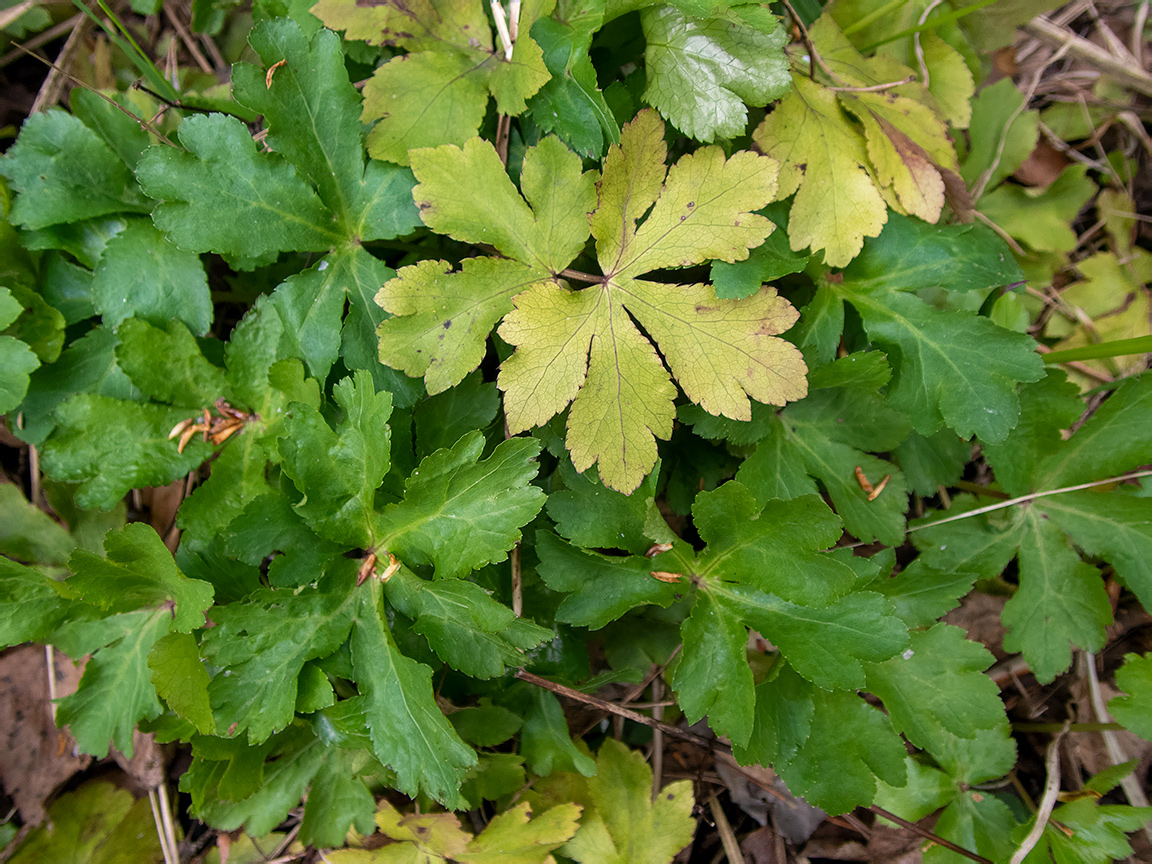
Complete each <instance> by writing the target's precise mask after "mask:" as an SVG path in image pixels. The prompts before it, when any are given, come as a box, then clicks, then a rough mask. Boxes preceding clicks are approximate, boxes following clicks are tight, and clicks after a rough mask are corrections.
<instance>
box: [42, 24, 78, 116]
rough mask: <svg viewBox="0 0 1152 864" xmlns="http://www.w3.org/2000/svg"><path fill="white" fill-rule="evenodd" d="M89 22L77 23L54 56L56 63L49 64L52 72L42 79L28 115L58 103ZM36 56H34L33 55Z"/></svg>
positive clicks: (69, 77) (70, 75)
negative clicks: (42, 82)
mask: <svg viewBox="0 0 1152 864" xmlns="http://www.w3.org/2000/svg"><path fill="white" fill-rule="evenodd" d="M88 27H89V21H88V19H87V18H84V19H82V20H81V21H79V22H78V23H77V24H76V26H75V27H74V28H73V29H72V33H71V34H69V36H68V39H67V41H66V42H65V43H64V47H63V48H61V49H60V53H59V54H57V55H56V62H55V63H53V64H51V65H52V71H51V72H49V73H48V75H47V77H46V78H45V79H44V84H43V85H42V86H41V87H40V92H39V93H37V94H36V99H35V101H34V102H33V103H32V110H31V111H29V112H28V113H29V114H37V113H39V112H41V111H47V110H48V109H49V108H51V107H52V106H53V105H55V104H56V103H57V102H59V101H60V96H61V95H62V94H63V91H64V82H65V81H66V80H68V79H71V78H72V74H71V73H70V72H69V71H68V69H69V68H70V67H71V66H72V61H73V60H75V59H76V55H77V53H79V51H80V43H81V42H82V41H83V39H84V34H85V33H86V32H87V31H88ZM33 56H36V55H33Z"/></svg>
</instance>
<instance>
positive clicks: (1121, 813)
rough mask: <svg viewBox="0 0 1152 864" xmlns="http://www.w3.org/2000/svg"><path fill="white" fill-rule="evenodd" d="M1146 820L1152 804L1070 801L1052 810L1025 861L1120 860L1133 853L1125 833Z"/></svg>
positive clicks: (1102, 863)
mask: <svg viewBox="0 0 1152 864" xmlns="http://www.w3.org/2000/svg"><path fill="white" fill-rule="evenodd" d="M1149 820H1152V807H1128V806H1125V805H1099V804H1098V803H1097V802H1096V801H1093V800H1092V799H1091V798H1082V799H1080V800H1078V801H1072V802H1071V803H1069V804H1064V805H1063V806H1061V807H1057V808H1056V809H1055V810H1053V811H1052V815H1051V820H1050V821H1049V823H1048V824H1047V825H1046V826H1045V828H1044V833H1043V834H1042V835H1041V836H1040V842H1039V843H1037V844H1036V846H1035V848H1034V849H1033V850H1032V853H1031V854H1029V856H1028V857H1027V858H1025V859H1024V861H1025V862H1028V864H1033V862H1037V861H1045V860H1056V861H1085V862H1094V864H1095V862H1099V864H1109V862H1111V861H1120V860H1123V859H1124V858H1127V857H1128V856H1130V855H1131V854H1132V846H1131V844H1129V842H1128V838H1127V837H1126V836H1125V834H1126V833H1127V832H1130V831H1138V830H1140V829H1141V828H1143V827H1144V826H1145V825H1146V824H1147V823H1148V822H1149ZM1033 822H1034V820H1031V821H1029V823H1027V825H1022V826H1020V828H1019V829H1017V831H1016V832H1014V834H1013V839H1014V840H1017V839H1022V838H1023V837H1024V836H1026V834H1027V832H1028V830H1029V829H1030V828H1031V827H1032V824H1033ZM1049 856H1051V857H1050V858H1049Z"/></svg>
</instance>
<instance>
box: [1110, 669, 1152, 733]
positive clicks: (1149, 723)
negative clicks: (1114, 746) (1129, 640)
mask: <svg viewBox="0 0 1152 864" xmlns="http://www.w3.org/2000/svg"><path fill="white" fill-rule="evenodd" d="M1116 685H1117V686H1118V687H1119V688H1120V689H1122V690H1123V691H1124V692H1125V694H1126V695H1123V696H1117V697H1116V698H1115V699H1113V700H1111V701H1110V702H1109V703H1108V710H1109V711H1110V712H1111V713H1112V716H1113V717H1115V718H1116V719H1117V720H1118V721H1119V722H1121V723H1123V724H1124V725H1125V726H1126V727H1128V729H1129V730H1130V731H1132V732H1135V733H1136V734H1137V735H1139V736H1140V737H1141V738H1144V739H1152V655H1145V656H1143V657H1141V656H1140V655H1138V654H1125V655H1124V665H1123V666H1121V667H1120V668H1119V669H1117V670H1116Z"/></svg>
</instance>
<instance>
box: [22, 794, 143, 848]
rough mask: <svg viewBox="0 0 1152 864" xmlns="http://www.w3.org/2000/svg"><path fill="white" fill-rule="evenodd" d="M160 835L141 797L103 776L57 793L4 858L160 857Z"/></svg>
mask: <svg viewBox="0 0 1152 864" xmlns="http://www.w3.org/2000/svg"><path fill="white" fill-rule="evenodd" d="M161 857H162V856H161V848H160V836H159V835H158V834H157V833H156V827H155V823H154V821H153V816H152V813H151V812H150V810H149V806H148V802H147V801H146V800H145V799H144V798H139V799H135V800H133V798H132V793H130V792H128V791H127V790H125V789H118V788H116V787H115V786H113V785H112V784H111V783H109V782H107V781H103V780H94V781H90V782H88V783H85V784H84V785H83V786H81V787H80V788H79V789H77V790H76V791H74V792H68V793H65V794H64V795H61V796H60V797H59V798H57V799H56V800H55V801H53V802H52V804H51V806H49V808H48V819H47V821H46V822H45V823H44V824H43V825H41V826H39V827H38V828H34V829H33V830H32V832H31V833H29V834H28V836H27V837H26V838H25V839H24V841H23V842H22V843H21V844H20V845H19V846H18V847H17V849H16V850H15V853H14V854H13V856H12V857H11V858H10V859H9V860H10V861H12V862H14V864H36V862H39V861H56V862H59V864H81V862H83V864H120V862H123V861H157V860H160V859H161Z"/></svg>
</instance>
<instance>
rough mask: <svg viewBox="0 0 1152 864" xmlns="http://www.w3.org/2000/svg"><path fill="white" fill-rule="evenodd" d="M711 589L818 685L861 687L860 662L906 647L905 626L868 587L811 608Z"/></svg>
mask: <svg viewBox="0 0 1152 864" xmlns="http://www.w3.org/2000/svg"><path fill="white" fill-rule="evenodd" d="M713 590H714V591H715V593H716V594H717V595H718V596H720V597H724V598H725V599H727V600H729V602H731V603H733V604H734V605H736V606H737V608H739V609H740V611H741V613H742V614H743V616H744V619H745V620H746V621H747V622H748V623H749V624H750V625H751V626H752V627H753V628H755V629H756V630H757V631H759V632H760V633H762V634H763V635H764V637H765V638H767V639H769V640H771V641H772V643H773V644H775V645H777V646H778V647H779V648H780V653H781V654H783V655H784V656H785V657H786V658H787V659H788V662H789V663H790V664H791V665H792V666H793V668H795V669H796V671H797V672H798V673H800V675H801V676H802V677H804V678H806V679H808V680H810V681H812V682H813V683H814V684H816V685H817V686H818V687H824V688H829V689H832V688H846V689H847V688H860V687H863V686H864V667H863V663H864V662H866V661H869V660H872V661H878V660H887V659H888V658H889V657H891V656H893V655H894V654H896V653H897V652H899V651H901V650H902V649H904V648H905V647H906V646H907V645H908V630H907V627H906V626H905V625H904V624H903V622H901V621H900V619H898V618H897V617H896V616H895V615H893V614H892V607H891V606H889V605H888V602H887V601H886V600H885V599H884V598H883V597H881V596H880V595H879V594H876V593H875V592H872V591H859V592H856V593H854V594H849V595H848V596H847V597H844V598H842V599H840V600H837V601H836V602H835V603H833V604H831V605H829V606H826V607H824V608H821V609H813V608H811V607H806V606H798V605H795V604H792V603H788V602H785V601H783V600H780V599H779V598H777V597H773V596H772V595H770V594H764V593H762V592H760V591H756V590H754V589H746V588H740V587H733V588H730V589H727V590H720V589H713ZM697 686H698V685H697Z"/></svg>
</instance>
